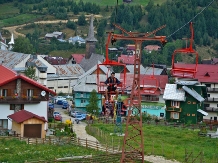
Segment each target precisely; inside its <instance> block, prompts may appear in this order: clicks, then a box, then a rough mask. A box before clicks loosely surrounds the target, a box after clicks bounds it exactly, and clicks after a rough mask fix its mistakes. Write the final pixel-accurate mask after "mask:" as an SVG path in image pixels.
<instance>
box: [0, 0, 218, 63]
mask: <svg viewBox="0 0 218 163" xmlns="http://www.w3.org/2000/svg"><path fill="white" fill-rule="evenodd" d="M7 2H13V3H14V6H16V7H17V8H19V12H20V13H33V14H41V15H51V16H53V17H55V18H56V19H65V20H67V19H68V23H67V24H66V28H70V29H73V30H75V31H76V30H77V28H78V26H87V28H88V23H87V22H86V21H85V16H84V14H101V12H103V11H104V12H109V13H111V15H110V18H106V17H103V18H102V19H101V20H95V21H94V25H95V27H96V28H95V29H96V31H97V34H96V37H97V39H98V40H99V41H98V43H97V49H100V48H102V49H103V50H105V49H104V48H105V38H106V31H108V30H111V29H112V28H114V27H113V23H115V24H118V25H120V26H121V27H122V28H124V29H125V30H126V31H138V32H141V33H146V32H151V31H153V30H155V29H157V28H159V27H160V26H162V25H165V24H166V27H165V28H163V29H161V30H159V31H157V33H156V35H163V36H167V40H168V43H167V44H166V45H165V46H164V47H163V46H162V45H161V44H160V43H159V42H156V43H154V42H150V41H146V42H143V46H146V45H149V44H157V45H160V46H162V50H161V51H158V52H152V53H149V54H148V53H145V52H143V56H142V57H143V58H142V64H143V65H147V64H150V63H159V64H167V65H171V55H172V53H173V51H174V50H175V49H177V48H182V47H185V46H186V42H185V41H184V40H183V41H182V39H183V38H190V30H189V23H188V22H189V21H192V22H193V23H194V25H193V26H194V41H195V44H194V46H199V47H201V46H210V47H212V48H213V49H214V50H216V54H213V56H215V57H217V56H218V54H217V53H218V31H217V29H218V21H217V20H218V10H217V8H218V2H217V1H215V0H214V1H213V3H211V5H209V4H210V2H208V1H207V0H183V1H181V0H173V1H172V0H168V1H166V2H165V3H162V4H154V2H153V1H152V0H150V1H149V2H148V5H147V6H141V5H140V4H138V5H131V4H122V5H117V6H114V7H108V6H105V7H100V6H98V5H96V4H94V3H91V2H88V3H84V2H83V1H82V0H80V1H79V2H78V3H76V2H75V1H74V0H67V1H62V0H52V1H51V0H0V4H1V3H7ZM30 4H31V5H30ZM208 5H209V6H208ZM207 6H208V7H207ZM205 7H206V8H205ZM202 10H204V11H203V12H202V13H200V12H201V11H202ZM72 14H73V15H78V18H79V19H78V22H77V23H74V22H72V21H70V20H69V18H70V17H72ZM7 16H8V15H7ZM108 22H109V26H108ZM115 32H120V31H119V30H116V31H115ZM41 34H44V33H41ZM39 37H40V32H39V28H38V27H37V25H34V32H33V33H28V34H27V38H28V39H29V40H30V43H31V44H32V45H33V48H35V49H38V50H36V52H37V53H44V52H46V53H48V51H51V50H59V48H58V47H61V48H62V49H63V48H66V50H70V49H72V46H69V45H67V43H59V42H58V41H55V40H54V41H52V42H51V44H49V45H48V48H49V50H48V49H47V50H46V46H43V48H39V47H40V43H39V40H38V39H37V38H39ZM127 43H132V42H131V41H117V42H116V44H115V46H125V45H126V44H127ZM59 44H61V45H59ZM65 44H66V45H65ZM41 45H42V44H41ZM43 45H45V44H43ZM53 48H55V49H53ZM69 48H70V49H69ZM40 49H44V51H39V50H40ZM183 59H184V58H182V57H181V56H178V57H177V58H176V60H177V61H183ZM187 60H189V61H190V62H193V61H194V58H189V59H187ZM199 60H201V58H199Z"/></svg>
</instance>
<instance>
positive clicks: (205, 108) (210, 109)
mask: <svg viewBox="0 0 218 163" xmlns="http://www.w3.org/2000/svg"><path fill="white" fill-rule="evenodd" d="M204 111H208V112H218V108H216V107H204Z"/></svg>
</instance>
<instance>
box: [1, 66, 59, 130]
mask: <svg viewBox="0 0 218 163" xmlns="http://www.w3.org/2000/svg"><path fill="white" fill-rule="evenodd" d="M0 74H1V78H0V108H1V112H2V113H4V114H3V115H2V116H1V118H0V119H3V121H4V122H3V124H4V125H3V128H1V129H3V130H8V129H9V130H10V129H12V122H11V121H10V120H8V119H7V116H8V115H11V114H13V113H16V112H18V111H20V110H26V111H28V112H31V113H33V114H35V115H37V116H38V117H37V118H39V117H45V120H47V115H48V100H49V94H52V95H56V93H55V92H53V91H52V90H50V89H48V88H47V87H45V86H43V85H42V84H40V83H38V82H36V81H34V80H32V79H30V78H28V77H26V76H24V75H19V74H16V73H15V72H13V71H12V70H10V69H8V68H6V67H5V66H3V65H0ZM25 115H26V114H25ZM33 127H34V126H33ZM35 127H36V128H37V127H39V126H38V125H36V126H35ZM1 129H0V130H1ZM44 129H45V130H46V129H47V127H45V128H43V130H44ZM36 130H37V129H36ZM38 130H39V129H38Z"/></svg>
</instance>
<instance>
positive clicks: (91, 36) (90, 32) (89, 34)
mask: <svg viewBox="0 0 218 163" xmlns="http://www.w3.org/2000/svg"><path fill="white" fill-rule="evenodd" d="M93 19H94V16H93V15H91V17H90V26H89V33H88V37H87V38H86V41H92V42H97V41H98V40H97V39H96V38H95V36H94V27H93Z"/></svg>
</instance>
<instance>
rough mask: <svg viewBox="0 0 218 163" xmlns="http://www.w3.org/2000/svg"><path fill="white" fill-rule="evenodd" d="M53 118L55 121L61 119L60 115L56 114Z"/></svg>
mask: <svg viewBox="0 0 218 163" xmlns="http://www.w3.org/2000/svg"><path fill="white" fill-rule="evenodd" d="M54 119H55V120H56V121H62V116H61V115H58V114H57V115H55V116H54Z"/></svg>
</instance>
